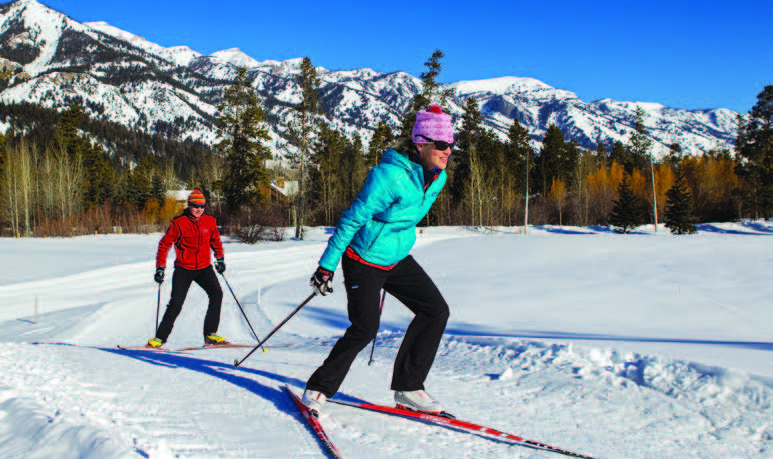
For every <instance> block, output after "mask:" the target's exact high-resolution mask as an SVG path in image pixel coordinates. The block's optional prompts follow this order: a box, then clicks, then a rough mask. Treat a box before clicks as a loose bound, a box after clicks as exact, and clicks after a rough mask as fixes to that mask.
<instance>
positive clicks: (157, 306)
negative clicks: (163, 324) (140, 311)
mask: <svg viewBox="0 0 773 459" xmlns="http://www.w3.org/2000/svg"><path fill="white" fill-rule="evenodd" d="M160 310H161V284H158V301H157V302H156V333H155V334H154V335H153V336H156V335H157V334H158V312H159V311H160Z"/></svg>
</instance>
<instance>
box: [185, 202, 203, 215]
mask: <svg viewBox="0 0 773 459" xmlns="http://www.w3.org/2000/svg"><path fill="white" fill-rule="evenodd" d="M205 207H206V206H205V205H204V204H188V208H189V209H190V210H191V214H193V216H194V217H196V218H199V217H201V216H202V215H204V208H205Z"/></svg>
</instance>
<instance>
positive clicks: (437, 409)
mask: <svg viewBox="0 0 773 459" xmlns="http://www.w3.org/2000/svg"><path fill="white" fill-rule="evenodd" d="M395 405H396V406H397V408H400V409H403V410H409V411H416V412H419V413H427V414H432V415H435V416H442V417H444V418H449V419H454V416H453V415H451V414H450V413H447V412H445V411H444V410H443V405H441V404H440V402H438V401H437V400H435V399H434V398H432V396H431V395H429V394H428V393H427V392H426V391H424V390H421V389H420V390H412V391H401V390H398V391H395Z"/></svg>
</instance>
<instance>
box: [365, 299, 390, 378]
mask: <svg viewBox="0 0 773 459" xmlns="http://www.w3.org/2000/svg"><path fill="white" fill-rule="evenodd" d="M385 299H386V290H384V291H383V292H381V306H379V307H378V317H379V319H380V318H381V313H382V312H383V311H384V300H385ZM377 336H378V335H377ZM375 349H376V337H375V336H374V337H373V345H372V346H371V347H370V360H368V366H370V364H371V363H373V351H374V350H375Z"/></svg>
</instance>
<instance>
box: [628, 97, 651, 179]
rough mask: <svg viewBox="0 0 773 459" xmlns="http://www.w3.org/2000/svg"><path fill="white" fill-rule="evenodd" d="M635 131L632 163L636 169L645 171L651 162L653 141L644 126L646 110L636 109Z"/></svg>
mask: <svg viewBox="0 0 773 459" xmlns="http://www.w3.org/2000/svg"><path fill="white" fill-rule="evenodd" d="M634 126H635V130H634V132H633V133H631V138H630V142H631V161H632V166H633V168H634V169H639V170H642V171H643V170H644V169H645V168H646V166H647V163H648V162H649V156H648V155H649V151H650V148H652V139H651V138H650V136H649V134H648V133H647V127H646V126H644V109H643V108H641V107H639V106H637V107H636V121H635V124H634Z"/></svg>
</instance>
